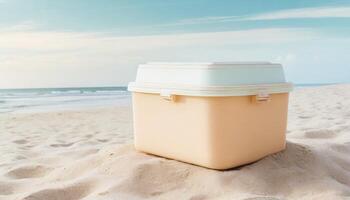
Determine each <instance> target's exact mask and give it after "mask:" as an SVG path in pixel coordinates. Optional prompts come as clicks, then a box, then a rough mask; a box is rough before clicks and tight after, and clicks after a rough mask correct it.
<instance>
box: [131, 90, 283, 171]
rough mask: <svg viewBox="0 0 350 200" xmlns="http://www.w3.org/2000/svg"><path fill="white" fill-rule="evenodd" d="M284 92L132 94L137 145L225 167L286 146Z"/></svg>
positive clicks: (193, 161) (140, 147) (149, 150)
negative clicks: (264, 95)
mask: <svg viewBox="0 0 350 200" xmlns="http://www.w3.org/2000/svg"><path fill="white" fill-rule="evenodd" d="M287 108H288V93H284V94H273V95H271V96H270V100H268V101H261V102H258V101H256V100H255V96H232V97H192V96H175V98H174V99H173V100H166V99H164V98H163V97H161V96H160V95H159V94H158V95H157V94H147V93H138V92H134V93H133V109H134V134H135V138H134V139H135V148H136V149H137V150H139V151H143V152H147V153H150V154H154V155H158V156H163V157H167V158H172V159H176V160H180V161H184V162H188V163H192V164H196V165H200V166H204V167H207V168H213V169H228V168H232V167H236V166H239V165H243V164H247V163H250V162H253V161H256V160H258V159H260V158H262V157H264V156H266V155H269V154H272V153H275V152H278V151H281V150H283V149H284V148H285V131H286V122H287V119H286V118H287Z"/></svg>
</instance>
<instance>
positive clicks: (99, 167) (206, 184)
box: [0, 85, 350, 200]
mask: <svg viewBox="0 0 350 200" xmlns="http://www.w3.org/2000/svg"><path fill="white" fill-rule="evenodd" d="M288 121H289V124H288V131H287V140H288V142H287V149H286V150H285V151H283V152H280V153H277V154H274V155H271V156H268V157H266V158H264V159H262V160H260V161H258V162H255V163H252V164H250V165H246V166H242V167H239V168H236V169H232V170H228V171H215V170H209V169H205V168H201V167H197V166H193V165H189V164H184V163H181V162H177V161H173V160H168V159H163V158H159V157H154V156H150V155H146V154H142V153H138V152H136V151H135V150H134V149H133V146H132V113H131V108H130V107H112V108H99V109H92V108H90V109H86V110H81V111H65V112H48V113H35V114H2V115H0V153H1V154H0V155H1V156H0V200H17V199H18V200H22V199H23V200H80V199H84V200H88V199H89V200H101V199H107V200H114V199H116V200H117V199H118V200H119V199H122V200H124V199H131V200H134V199H173V200H179V199H189V200H208V199H218V200H219V199H220V200H221V199H247V200H248V199H249V200H253V199H255V200H259V199H260V200H268V199H331V200H333V199H350V85H338V86H325V87H319V88H305V89H298V90H296V91H294V92H293V93H292V95H291V100H290V112H289V119H288Z"/></svg>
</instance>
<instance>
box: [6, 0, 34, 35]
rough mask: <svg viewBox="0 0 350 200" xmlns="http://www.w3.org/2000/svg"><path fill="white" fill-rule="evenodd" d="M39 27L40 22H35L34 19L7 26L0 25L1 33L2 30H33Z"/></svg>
mask: <svg viewBox="0 0 350 200" xmlns="http://www.w3.org/2000/svg"><path fill="white" fill-rule="evenodd" d="M0 3H1V0H0ZM37 27H38V24H37V23H34V22H33V21H23V22H21V23H19V24H16V25H13V26H6V27H1V26H0V33H1V32H17V31H31V30H35V29H36V28H37Z"/></svg>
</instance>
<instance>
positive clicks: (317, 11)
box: [242, 6, 350, 20]
mask: <svg viewBox="0 0 350 200" xmlns="http://www.w3.org/2000/svg"><path fill="white" fill-rule="evenodd" d="M349 17H350V7H349V6H344V7H315V8H300V9H287V10H281V11H276V12H269V13H262V14H258V15H254V16H248V17H243V18H242V20H275V19H296V18H349Z"/></svg>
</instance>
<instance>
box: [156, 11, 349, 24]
mask: <svg viewBox="0 0 350 200" xmlns="http://www.w3.org/2000/svg"><path fill="white" fill-rule="evenodd" d="M302 18H305V19H306V18H350V7H349V6H341V7H313V8H298V9H286V10H280V11H273V12H267V13H261V14H257V15H247V16H210V17H199V18H190V19H183V20H179V21H177V22H175V23H170V24H163V25H158V26H183V25H195V24H215V23H225V22H235V21H236V22H237V21H258V20H276V19H302Z"/></svg>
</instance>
